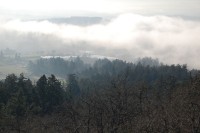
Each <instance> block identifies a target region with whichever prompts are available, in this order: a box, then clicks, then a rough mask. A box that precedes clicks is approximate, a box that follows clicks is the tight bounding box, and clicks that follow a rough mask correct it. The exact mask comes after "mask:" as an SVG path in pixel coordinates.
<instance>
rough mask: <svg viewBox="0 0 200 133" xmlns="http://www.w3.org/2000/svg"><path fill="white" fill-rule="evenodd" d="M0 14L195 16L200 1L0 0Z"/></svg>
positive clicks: (198, 15)
mask: <svg viewBox="0 0 200 133" xmlns="http://www.w3.org/2000/svg"><path fill="white" fill-rule="evenodd" d="M0 13H1V15H4V16H5V15H7V16H9V15H15V16H17V15H18V16H20V15H21V17H24V16H26V15H35V16H50V15H60V16H71V15H116V14H121V13H135V14H144V15H173V16H174V15H175V16H184V17H185V16H186V17H195V18H198V17H200V0H0Z"/></svg>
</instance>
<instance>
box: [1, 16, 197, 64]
mask: <svg viewBox="0 0 200 133" xmlns="http://www.w3.org/2000/svg"><path fill="white" fill-rule="evenodd" d="M199 35H200V22H199V21H192V20H184V19H182V18H177V17H167V16H142V15H137V14H122V15H120V16H118V17H116V18H114V19H111V20H110V21H109V22H107V23H99V24H95V25H89V26H77V25H72V24H55V23H51V22H49V21H21V20H9V21H1V22H0V46H1V47H2V48H3V47H9V48H14V49H23V50H25V51H26V50H33V49H36V50H40V49H42V50H45V49H59V48H60V49H62V48H64V49H65V48H66V49H67V47H69V46H71V47H75V48H77V46H78V47H80V49H82V48H83V49H84V50H87V49H89V50H91V48H89V47H92V48H93V49H95V50H98V49H99V48H101V49H106V50H107V54H108V53H109V52H110V53H111V54H112V55H114V54H115V56H116V57H118V55H125V54H126V56H123V57H124V58H128V56H131V57H134V58H137V57H145V56H151V57H153V58H158V59H160V60H161V61H162V62H164V63H170V64H172V63H173V64H177V63H180V64H188V66H189V67H191V68H192V67H194V68H200V62H199V55H200V54H199V51H200V37H199ZM112 50H113V51H117V50H119V51H120V52H123V51H124V53H120V52H117V53H115V52H113V51H112ZM119 57H120V56H119Z"/></svg>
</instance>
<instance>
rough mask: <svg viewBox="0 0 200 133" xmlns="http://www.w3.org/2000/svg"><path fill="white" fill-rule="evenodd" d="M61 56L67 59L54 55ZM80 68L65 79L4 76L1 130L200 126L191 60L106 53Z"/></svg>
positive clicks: (103, 132)
mask: <svg viewBox="0 0 200 133" xmlns="http://www.w3.org/2000/svg"><path fill="white" fill-rule="evenodd" d="M58 60H60V62H63V64H65V63H66V62H65V61H64V60H62V59H51V61H54V62H57V61H58ZM45 61H47V60H45ZM58 62H59V61H58ZM58 62H57V63H58ZM80 62H81V61H80ZM57 63H55V64H57ZM53 64H54V63H53ZM58 64H60V63H58ZM66 64H68V63H66ZM66 64H65V65H66ZM74 64H76V63H74ZM81 64H82V65H83V66H85V64H84V63H81ZM43 65H44V68H43V70H42V71H44V70H45V69H47V68H46V66H45V65H46V63H44V64H43ZM55 66H56V65H55ZM66 66H67V65H66ZM77 66H78V65H77ZM86 66H87V65H86ZM48 67H49V68H50V67H52V66H48ZM58 67H64V66H59V65H58ZM83 68H84V67H83ZM58 69H59V68H58ZM66 69H68V67H66ZM52 70H53V69H52ZM62 70H63V71H65V69H64V68H63V69H62ZM77 70H78V71H75V70H74V71H71V73H70V70H66V71H65V72H66V73H65V72H63V74H68V78H67V79H66V82H65V83H61V82H60V81H59V80H58V79H57V78H56V77H55V76H54V75H51V76H49V77H46V76H45V75H43V76H41V77H40V78H39V79H38V81H37V82H34V83H32V81H31V80H29V79H27V78H26V77H24V76H23V74H21V75H20V76H19V77H17V76H16V75H14V74H11V75H8V76H7V77H6V79H5V80H3V81H1V82H0V132H13V133H15V132H19V133H21V132H28V133H31V132H32V133H36V132H37V133H44V132H53V133H56V132H59V133H60V132H61V133H65V132H66V133H107V132H110V133H123V132H124V133H132V132H136V133H143V132H144V133H160V132H163V133H177V132H178V133H181V132H193V133H198V132H200V102H199V101H200V75H199V74H198V73H197V72H195V74H193V75H195V76H193V75H191V74H190V71H188V70H187V67H186V65H183V66H181V65H171V66H168V65H159V66H158V65H155V66H154V65H151V66H150V65H144V64H142V63H140V62H139V63H137V64H132V63H126V62H124V61H121V60H114V61H109V60H107V59H104V60H98V61H96V62H95V63H94V64H93V65H92V66H90V67H88V66H87V67H85V68H84V69H82V70H80V69H77ZM48 71H49V70H48ZM59 71H60V69H59V70H57V71H55V70H53V72H59ZM49 72H50V71H49ZM53 72H52V73H53ZM193 73H194V72H193ZM57 74H58V73H57Z"/></svg>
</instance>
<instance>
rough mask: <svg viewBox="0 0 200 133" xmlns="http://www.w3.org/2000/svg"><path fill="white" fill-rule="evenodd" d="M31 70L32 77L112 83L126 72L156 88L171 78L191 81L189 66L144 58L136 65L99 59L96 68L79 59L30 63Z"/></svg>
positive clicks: (42, 60) (54, 59)
mask: <svg viewBox="0 0 200 133" xmlns="http://www.w3.org/2000/svg"><path fill="white" fill-rule="evenodd" d="M28 68H29V70H30V71H31V72H32V73H33V75H39V76H40V75H42V74H47V75H51V74H52V73H53V74H54V75H56V76H59V77H62V78H66V76H67V75H69V74H76V75H78V77H79V78H91V79H96V80H97V81H100V82H103V81H104V82H107V81H108V80H109V81H110V80H112V79H113V77H118V76H119V75H122V74H123V73H124V71H127V72H128V73H129V78H130V80H132V82H136V83H137V82H140V81H145V82H147V83H152V84H153V83H155V81H156V80H158V79H161V78H165V79H166V78H168V77H169V76H172V77H175V78H176V79H177V80H178V81H183V80H187V79H188V77H189V75H188V70H187V66H186V65H182V66H181V65H171V66H169V65H163V64H161V63H159V61H158V60H157V59H152V58H142V59H139V60H138V61H137V62H136V63H127V62H125V61H122V60H113V61H110V60H108V59H99V60H96V61H95V62H94V63H93V64H88V63H84V61H83V60H82V59H81V58H79V57H77V58H73V59H70V60H64V59H62V58H50V59H39V60H37V61H36V62H30V63H29V65H28ZM101 80H103V81H101Z"/></svg>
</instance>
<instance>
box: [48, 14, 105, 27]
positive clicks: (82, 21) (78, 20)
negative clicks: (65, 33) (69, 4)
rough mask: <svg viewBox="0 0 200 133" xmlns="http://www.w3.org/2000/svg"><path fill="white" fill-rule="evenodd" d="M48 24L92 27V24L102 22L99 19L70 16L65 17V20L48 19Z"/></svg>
mask: <svg viewBox="0 0 200 133" xmlns="http://www.w3.org/2000/svg"><path fill="white" fill-rule="evenodd" d="M47 20H48V21H50V22H53V23H59V24H62V23H63V24H73V25H82V26H87V25H92V24H98V23H101V22H102V20H103V19H102V18H101V17H84V16H83V17H82V16H72V17H66V18H50V19H47Z"/></svg>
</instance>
